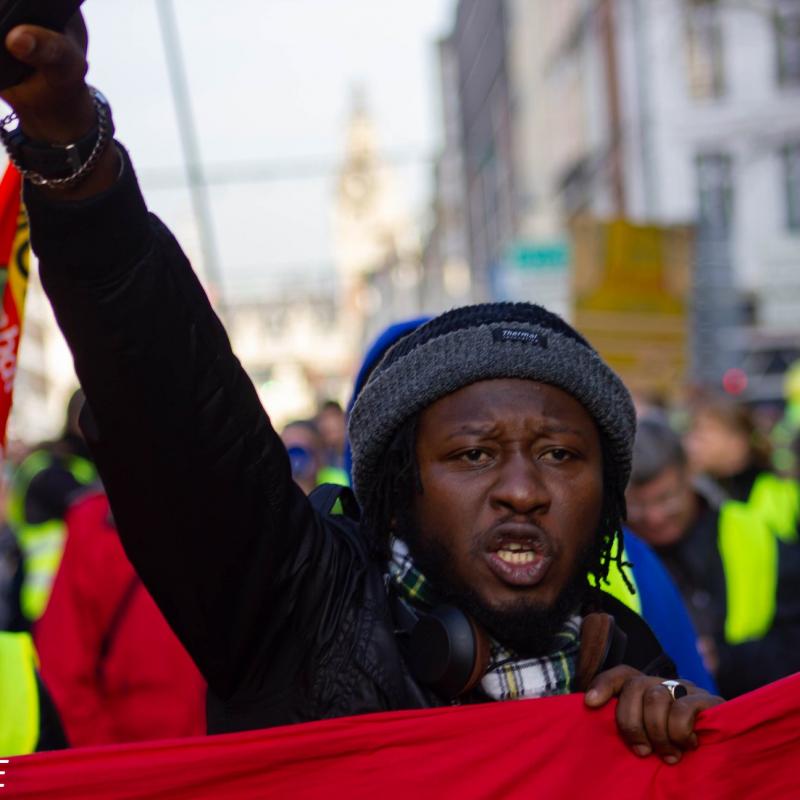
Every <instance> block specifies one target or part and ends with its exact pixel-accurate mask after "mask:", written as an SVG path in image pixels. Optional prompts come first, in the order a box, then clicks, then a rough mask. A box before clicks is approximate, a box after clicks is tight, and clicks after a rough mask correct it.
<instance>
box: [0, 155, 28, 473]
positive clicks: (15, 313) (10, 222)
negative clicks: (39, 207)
mask: <svg viewBox="0 0 800 800" xmlns="http://www.w3.org/2000/svg"><path fill="white" fill-rule="evenodd" d="M29 270H30V235H29V231H28V215H27V214H26V213H25V206H24V205H23V204H22V180H21V178H20V174H19V172H17V170H16V169H15V168H14V166H13V165H11V164H9V165H8V168H7V169H6V172H5V175H3V179H2V181H0V293H1V294H2V302H3V307H2V311H0V448H2V450H0V460H2V458H3V457H4V456H5V447H6V429H7V427H8V417H9V415H10V414H11V402H12V396H13V392H14V376H15V375H16V373H17V353H18V351H19V340H20V336H21V334H22V316H23V310H24V307H25V293H26V291H27V289H28V275H29Z"/></svg>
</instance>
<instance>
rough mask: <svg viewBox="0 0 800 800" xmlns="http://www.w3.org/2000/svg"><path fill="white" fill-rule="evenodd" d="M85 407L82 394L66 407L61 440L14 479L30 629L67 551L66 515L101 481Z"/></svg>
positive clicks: (12, 507) (10, 509)
mask: <svg viewBox="0 0 800 800" xmlns="http://www.w3.org/2000/svg"><path fill="white" fill-rule="evenodd" d="M83 403H84V395H83V392H82V391H81V390H80V389H78V390H77V391H76V392H75V393H74V394H73V395H72V397H71V398H70V400H69V403H68V405H67V414H66V421H65V424H64V431H63V433H62V435H61V436H60V437H59V438H58V439H57V440H55V441H53V442H46V443H43V444H40V445H38V446H37V447H35V448H34V449H33V452H31V454H30V455H29V456H28V457H27V458H26V459H25V460H24V461H23V462H22V463H21V464H20V466H19V469H17V470H16V472H15V473H14V476H13V478H12V483H11V490H10V493H9V497H8V505H7V522H8V524H9V526H10V528H11V530H12V531H13V532H14V535H15V536H16V539H17V542H18V545H19V550H20V553H21V556H22V578H21V586H20V595H19V605H20V609H21V612H22V615H23V617H24V619H25V622H26V624H27V625H28V626H32V625H33V624H35V623H36V621H37V620H38V619H39V617H41V615H42V614H43V613H44V610H45V608H46V607H47V602H48V600H49V598H50V591H51V589H52V586H53V581H54V580H55V576H56V572H57V571H58V565H59V563H60V562H61V553H62V551H63V549H64V537H65V524H64V515H65V514H66V512H67V509H68V508H69V506H70V503H72V501H73V500H74V499H75V498H76V497H77V496H78V495H79V494H80V493H81V492H83V491H85V490H86V488H87V487H88V486H90V485H92V484H93V483H95V482H96V481H97V470H96V469H95V466H94V464H93V462H92V459H91V456H90V454H89V450H88V448H87V447H86V442H85V441H84V439H83V434H82V433H81V430H80V427H79V425H78V417H79V415H80V411H81V408H82V407H83Z"/></svg>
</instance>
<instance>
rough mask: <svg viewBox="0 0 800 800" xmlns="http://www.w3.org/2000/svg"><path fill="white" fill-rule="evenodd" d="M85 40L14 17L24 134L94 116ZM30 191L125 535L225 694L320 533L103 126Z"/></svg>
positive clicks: (86, 122) (48, 131)
mask: <svg viewBox="0 0 800 800" xmlns="http://www.w3.org/2000/svg"><path fill="white" fill-rule="evenodd" d="M84 43H85V28H84V27H83V24H82V22H81V21H80V20H78V21H75V22H74V24H72V26H71V29H70V32H69V34H68V35H67V36H61V35H59V34H55V33H52V32H48V31H45V30H43V29H38V28H31V27H27V26H26V27H21V28H17V29H15V30H14V31H12V32H11V33H10V34H9V37H8V41H7V45H8V47H9V48H10V49H11V50H12V52H13V53H14V54H15V55H17V56H18V57H20V58H21V59H23V60H25V61H27V62H28V63H29V64H31V65H32V66H34V67H35V68H36V72H35V74H34V75H33V76H32V77H31V78H29V79H27V80H26V81H25V82H24V83H23V84H20V85H19V86H17V87H15V88H13V89H11V90H9V91H7V92H5V93H4V95H3V97H4V99H5V100H6V101H7V102H8V103H10V104H11V105H12V107H13V108H14V109H15V110H16V111H17V112H18V114H19V117H20V120H21V124H22V127H23V129H24V130H25V132H26V133H27V134H28V136H29V137H31V138H34V139H36V140H38V141H42V142H49V143H61V144H64V143H67V142H70V141H74V140H75V139H78V138H80V137H81V136H84V135H85V134H86V133H87V131H88V130H90V129H91V127H92V126H93V125H94V124H95V109H94V104H93V101H92V97H91V95H90V93H89V90H88V88H87V86H86V84H85V82H84V75H85V72H86V61H85V57H84V47H83V44H84ZM26 202H27V205H28V209H29V214H30V219H31V231H32V242H33V247H34V250H35V251H36V253H37V254H38V256H39V259H40V264H41V276H42V282H43V284H44V287H45V290H46V292H47V294H48V296H49V298H50V300H51V302H52V304H53V307H54V309H55V312H56V316H57V319H58V322H59V325H60V326H61V328H62V330H63V331H64V334H65V336H66V338H67V341H68V343H69V345H70V347H71V349H72V352H73V355H74V358H75V366H76V370H77V373H78V376H79V378H80V381H81V384H82V386H83V388H84V391H85V392H86V396H87V402H88V407H89V409H90V412H91V414H90V419H89V421H88V423H87V424H85V425H84V428H85V433H86V434H87V441H88V442H89V445H90V447H91V449H92V452H93V454H94V456H95V458H96V461H97V464H98V468H99V470H100V473H101V476H102V478H103V481H104V484H105V486H106V489H107V491H108V495H109V498H110V500H111V503H112V507H113V511H114V515H115V519H116V522H117V525H118V528H119V532H120V535H121V537H122V539H123V542H124V545H125V548H126V551H127V552H128V555H129V557H130V559H131V561H132V563H133V564H134V566H135V567H136V569H137V571H138V572H139V574H140V575H141V576H142V578H143V580H144V582H145V584H146V585H147V586H148V589H149V590H150V592H151V594H152V595H153V597H154V598H155V599H156V602H157V603H158V604H159V606H160V607H161V609H162V611H163V612H164V614H165V616H166V617H167V619H168V620H169V622H170V624H171V625H172V626H173V628H174V629H175V631H176V632H177V633H178V635H179V637H180V638H181V639H182V641H183V642H184V644H185V645H186V647H187V648H188V650H189V652H190V653H191V654H192V656H193V657H194V659H195V660H196V662H197V663H198V665H199V666H200V668H201V670H202V671H203V673H204V674H205V676H206V678H207V680H208V682H209V684H210V685H211V687H212V688H213V689H214V690H215V692H216V693H217V694H218V695H220V696H222V697H226V696H230V695H231V694H232V693H234V692H235V691H237V689H238V688H240V687H241V685H242V683H243V682H246V681H248V680H250V681H253V682H257V681H258V680H259V675H258V674H257V673H258V670H259V669H260V665H263V664H266V663H268V661H269V658H270V652H269V651H270V649H271V648H273V647H274V646H275V642H276V637H278V636H279V635H280V633H281V632H282V631H285V628H286V626H287V623H289V622H291V623H292V624H293V625H295V626H296V625H302V624H303V623H304V621H305V620H304V617H305V616H306V615H308V616H313V614H314V613H315V610H314V605H315V602H316V601H315V598H314V597H313V596H312V595H311V593H308V592H305V593H304V591H303V590H304V586H303V583H304V580H305V576H306V575H307V573H308V572H309V570H312V569H313V570H324V569H326V567H327V566H329V565H327V564H326V553H327V552H328V550H327V549H326V548H329V547H330V541H329V539H330V537H326V536H325V535H323V531H322V529H321V526H320V524H319V521H318V518H317V516H316V515H315V514H314V513H313V512H312V511H311V509H310V506H309V504H308V502H307V501H306V499H305V497H304V496H303V495H302V493H301V492H300V490H299V489H298V488H297V487H296V486H295V485H294V483H293V482H292V480H291V475H290V468H289V463H288V459H287V456H286V453H285V450H284V448H283V446H282V444H281V441H280V438H279V437H278V436H277V434H276V433H275V431H274V430H273V429H272V427H271V425H270V422H269V420H268V418H267V416H266V414H265V413H264V411H263V409H262V407H261V405H260V402H259V399H258V397H257V395H256V392H255V389H254V388H253V386H252V384H251V382H250V381H249V379H248V378H247V376H246V374H245V373H244V371H243V369H242V368H241V366H240V364H239V362H238V361H237V360H236V358H235V357H234V355H233V353H232V352H231V349H230V345H229V343H228V339H227V337H226V335H225V332H224V330H223V328H222V325H221V324H220V322H219V320H218V319H217V317H216V316H215V315H214V312H213V311H212V309H211V307H210V305H209V303H208V301H207V299H206V296H205V294H204V292H203V290H202V288H201V286H200V284H199V282H198V281H197V279H196V277H195V275H194V274H193V272H192V271H191V268H190V266H189V264H188V262H187V260H186V258H185V257H184V255H183V253H182V252H181V250H180V248H179V246H178V244H177V243H176V241H175V240H174V239H173V237H172V236H171V234H170V233H169V231H167V229H166V228H165V227H164V226H163V225H162V224H161V223H160V222H159V221H158V220H157V219H155V218H154V217H152V216H150V215H149V214H148V212H147V209H146V207H145V204H144V201H143V199H142V196H141V194H140V192H139V188H138V185H137V183H136V178H135V175H134V172H133V168H132V166H131V164H130V161H129V160H128V158H127V155H126V154H125V153H124V151H123V150H122V149H121V148H119V147H118V146H116V145H114V144H110V145H109V146H108V148H107V149H106V150H105V151H104V152H103V155H102V156H101V159H100V161H99V162H98V164H97V166H96V168H95V169H94V170H93V171H92V173H91V174H90V175H89V176H88V177H87V178H86V179H85V180H83V181H81V182H80V183H79V184H78V185H77V186H75V187H73V188H70V189H67V190H63V189H62V190H52V189H40V188H34V187H32V186H30V185H28V186H27V187H26ZM317 583H320V582H315V585H316V584H317ZM299 595H304V599H303V601H302V602H299V603H298V602H296V599H297V597H298V596H299ZM289 608H292V609H293V610H292V616H291V618H290V619H289V617H288V614H289V612H288V611H287V609H289ZM297 651H298V648H295V650H294V651H293V652H297ZM301 656H302V653H299V652H297V657H298V658H300V657H301Z"/></svg>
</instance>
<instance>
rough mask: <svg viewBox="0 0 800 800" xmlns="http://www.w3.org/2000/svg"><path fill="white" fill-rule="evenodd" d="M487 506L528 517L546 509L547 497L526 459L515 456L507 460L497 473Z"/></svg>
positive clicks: (530, 461)
mask: <svg viewBox="0 0 800 800" xmlns="http://www.w3.org/2000/svg"><path fill="white" fill-rule="evenodd" d="M496 475H497V479H496V480H495V482H494V484H493V486H492V492H491V498H490V500H491V504H492V506H493V507H495V508H501V509H508V510H511V511H513V512H514V513H515V514H531V513H533V512H535V511H541V510H546V509H547V508H548V507H549V506H550V493H549V491H548V489H547V486H546V484H545V482H544V480H543V479H542V476H541V474H540V472H539V469H538V468H537V462H536V460H535V459H534V458H532V457H531V456H530V455H527V454H525V453H522V452H519V453H514V454H513V455H509V456H507V457H506V458H505V459H503V461H502V462H501V464H500V466H499V469H498V470H497V473H496Z"/></svg>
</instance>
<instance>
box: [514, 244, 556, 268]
mask: <svg viewBox="0 0 800 800" xmlns="http://www.w3.org/2000/svg"><path fill="white" fill-rule="evenodd" d="M505 260H506V263H507V264H508V265H509V266H512V267H516V268H517V269H523V270H528V269H566V268H567V267H568V266H569V263H570V252H569V245H568V244H567V243H566V242H516V243H515V244H512V245H511V246H510V247H509V248H508V250H507V251H506V259H505Z"/></svg>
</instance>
